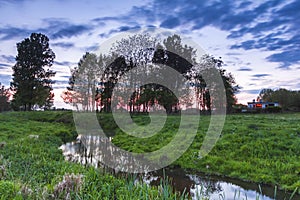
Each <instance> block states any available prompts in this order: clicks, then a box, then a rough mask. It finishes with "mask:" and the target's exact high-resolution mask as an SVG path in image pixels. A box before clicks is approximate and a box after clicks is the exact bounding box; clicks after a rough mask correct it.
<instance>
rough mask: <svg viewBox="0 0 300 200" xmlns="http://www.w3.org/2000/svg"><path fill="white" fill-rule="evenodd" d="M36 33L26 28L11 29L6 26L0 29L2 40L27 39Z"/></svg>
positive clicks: (0, 38)
mask: <svg viewBox="0 0 300 200" xmlns="http://www.w3.org/2000/svg"><path fill="white" fill-rule="evenodd" d="M32 32H34V31H33V30H30V29H26V28H18V27H11V26H6V27H4V28H1V29H0V35H2V36H1V37H0V40H11V39H14V38H25V37H27V36H28V35H30V33H32Z"/></svg>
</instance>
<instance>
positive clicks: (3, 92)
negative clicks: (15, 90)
mask: <svg viewBox="0 0 300 200" xmlns="http://www.w3.org/2000/svg"><path fill="white" fill-rule="evenodd" d="M9 97H10V92H9V89H7V88H5V87H4V85H1V83H0V112H3V111H8V110H10V103H9Z"/></svg>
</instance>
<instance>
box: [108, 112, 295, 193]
mask: <svg viewBox="0 0 300 200" xmlns="http://www.w3.org/2000/svg"><path fill="white" fill-rule="evenodd" d="M144 117H147V116H144ZM178 119H179V117H178V116H170V117H169V119H168V121H167V123H166V125H165V127H164V128H163V129H162V131H160V132H159V133H158V134H157V135H155V136H153V137H150V138H147V139H143V138H138V139H137V138H134V137H132V136H128V135H126V134H125V133H123V132H122V131H118V132H117V135H116V136H115V137H114V139H113V142H114V143H115V144H116V145H118V146H120V147H122V148H123V149H126V150H128V151H133V152H148V151H153V150H157V149H159V148H161V147H162V146H164V145H166V144H167V143H168V142H169V141H170V140H171V139H172V138H173V137H174V132H175V131H176V130H177V128H178V126H176V125H175V124H176V123H173V122H176V121H178ZM209 119H210V117H209V116H201V121H200V123H199V129H198V132H197V135H196V137H195V140H194V142H193V143H192V145H191V146H190V148H189V149H188V150H187V151H186V152H185V153H184V154H183V155H182V156H181V157H180V158H179V159H178V160H177V161H176V162H175V163H173V165H179V166H180V167H182V168H185V169H191V170H195V171H201V172H205V173H208V174H217V175H221V176H228V177H233V178H239V179H243V180H246V181H252V182H257V183H264V184H272V185H274V186H275V185H277V186H278V187H279V188H280V189H286V190H290V191H294V190H297V191H298V193H300V113H294V114H256V115H253V114H241V115H227V117H226V122H225V125H224V128H223V131H222V134H221V137H220V139H219V140H218V142H217V143H216V145H215V146H214V148H213V149H212V151H211V152H210V153H209V154H208V156H206V157H204V158H202V159H199V158H198V153H199V150H200V147H201V145H202V142H203V138H204V137H205V134H206V131H207V128H208V124H209ZM195 123H196V122H195V121H194V120H193V117H192V116H191V120H190V121H189V123H188V124H185V125H183V126H186V127H191V126H195V125H197V124H195Z"/></svg>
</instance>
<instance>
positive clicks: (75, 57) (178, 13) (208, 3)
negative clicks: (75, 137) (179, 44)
mask: <svg viewBox="0 0 300 200" xmlns="http://www.w3.org/2000/svg"><path fill="white" fill-rule="evenodd" d="M299 10H300V1H297V0H269V1H268V0H267V1H259V0H257V1H245V0H241V1H238V0H237V1H231V0H222V1H218V0H203V1H202V0H191V1H184V0H173V1H168V0H147V1H138V0H133V1H121V0H111V1H97V0H82V1H75V0H51V1H50V0H0V82H2V83H3V84H6V85H9V81H10V79H11V74H12V70H11V66H12V65H14V63H15V60H14V58H15V56H16V53H17V51H16V43H17V42H20V41H22V40H23V39H24V38H26V37H29V35H30V34H31V33H32V32H41V33H43V34H46V35H47V36H48V37H49V38H50V45H51V48H52V49H53V51H54V52H55V54H56V59H55V64H54V66H53V69H54V70H55V71H57V75H56V77H55V80H56V84H55V85H54V89H55V95H56V97H55V105H56V106H57V107H62V106H64V104H63V103H62V102H61V101H62V100H61V99H60V97H59V96H60V93H61V91H62V90H63V89H64V88H65V87H66V85H67V81H68V77H69V75H70V68H73V67H75V66H76V64H77V63H78V61H79V59H80V58H81V57H82V56H83V54H84V53H85V52H86V51H92V50H95V49H96V47H99V46H100V47H101V45H100V44H101V43H102V42H103V41H105V40H107V39H109V38H110V37H112V36H114V35H116V34H118V33H120V32H123V31H127V30H130V29H133V28H143V27H149V26H150V27H151V26H154V27H159V28H167V29H172V30H174V31H176V32H178V33H180V34H182V35H184V36H186V37H189V38H191V39H192V40H193V41H194V42H196V43H197V44H198V45H200V46H201V47H202V48H203V49H204V50H205V51H206V53H209V54H211V55H214V56H215V57H222V59H223V61H224V62H225V66H224V67H225V69H226V70H227V71H229V72H231V73H232V74H233V75H234V77H235V79H236V81H237V83H238V84H239V85H240V86H241V87H242V90H241V92H240V93H239V94H238V95H237V97H238V100H239V102H242V103H246V102H247V101H251V100H252V99H254V98H256V97H257V95H258V93H259V91H260V90H261V89H262V88H272V89H277V88H280V87H283V88H287V89H293V90H300V79H299V74H300V53H299V50H300V28H299V27H300V26H299V24H300V12H299Z"/></svg>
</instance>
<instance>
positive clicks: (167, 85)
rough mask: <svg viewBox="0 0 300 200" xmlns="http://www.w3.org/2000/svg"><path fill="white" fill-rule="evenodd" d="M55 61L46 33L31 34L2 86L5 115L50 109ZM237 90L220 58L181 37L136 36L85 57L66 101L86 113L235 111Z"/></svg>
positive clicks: (19, 46) (1, 105)
mask: <svg viewBox="0 0 300 200" xmlns="http://www.w3.org/2000/svg"><path fill="white" fill-rule="evenodd" d="M54 59H55V53H54V52H53V51H52V49H51V48H50V45H49V38H48V37H47V36H46V35H43V34H41V33H32V34H31V35H30V37H29V38H25V39H24V40H22V41H21V42H19V43H17V56H16V63H15V65H14V66H13V67H12V69H13V74H12V82H11V83H10V88H4V87H3V86H1V85H0V86H1V93H0V111H6V110H10V109H14V110H24V111H30V110H33V109H35V108H43V109H50V108H51V106H53V100H54V93H53V88H52V85H53V84H54V81H53V80H52V78H53V77H54V76H55V72H54V71H53V70H51V67H52V65H53V62H54ZM165 66H167V68H166V67H165ZM238 89H239V87H238V86H237V85H236V82H235V80H234V77H233V76H232V74H231V73H228V72H226V70H225V69H224V68H223V61H222V60H221V58H215V57H213V56H210V55H203V56H202V57H201V58H199V57H197V52H196V49H194V48H193V47H191V46H188V45H187V44H183V42H182V39H181V37H180V36H179V35H172V36H168V37H166V38H165V39H163V40H162V41H158V40H157V39H156V38H153V37H151V36H150V35H149V34H136V35H132V36H129V37H128V38H123V39H121V40H119V41H117V42H115V43H114V44H113V45H112V47H111V49H110V51H109V53H107V54H100V55H96V54H93V53H86V54H85V55H84V56H83V57H82V59H80V61H79V63H78V66H76V67H75V68H74V69H73V70H72V75H71V77H70V79H69V86H68V87H67V88H66V90H65V91H64V92H63V93H62V94H61V97H62V98H63V100H64V101H65V102H66V103H69V104H71V105H73V106H75V107H76V108H77V109H78V110H83V111H95V110H96V111H101V112H111V111H112V110H115V109H119V110H126V111H129V112H131V113H136V112H149V111H151V110H155V109H157V110H165V111H166V112H167V113H176V112H180V110H182V109H196V110H197V111H204V112H206V111H208V112H210V111H211V110H217V109H218V108H225V107H226V108H227V111H228V112H231V111H232V106H233V105H234V104H235V103H236V97H235V93H236V92H237V91H238Z"/></svg>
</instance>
